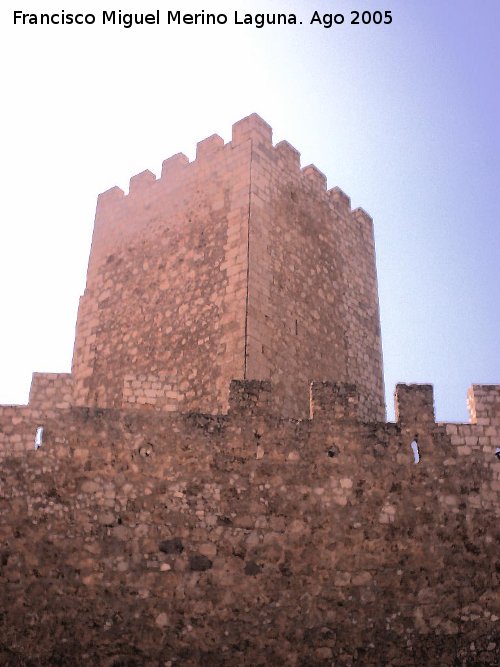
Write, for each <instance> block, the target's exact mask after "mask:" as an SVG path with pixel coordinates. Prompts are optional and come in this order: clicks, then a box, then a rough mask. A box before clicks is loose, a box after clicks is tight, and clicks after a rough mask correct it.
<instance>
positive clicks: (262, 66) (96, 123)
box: [0, 0, 500, 421]
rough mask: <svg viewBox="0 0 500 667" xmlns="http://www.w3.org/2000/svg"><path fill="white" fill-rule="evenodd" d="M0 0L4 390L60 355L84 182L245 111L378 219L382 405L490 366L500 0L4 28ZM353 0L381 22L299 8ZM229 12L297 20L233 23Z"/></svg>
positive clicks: (497, 233)
mask: <svg viewBox="0 0 500 667" xmlns="http://www.w3.org/2000/svg"><path fill="white" fill-rule="evenodd" d="M5 4H6V6H4V7H2V9H1V10H0V41H1V46H0V49H1V51H2V53H1V55H2V62H3V63H4V64H6V65H7V66H6V67H5V66H4V68H3V73H2V83H3V85H2V90H3V100H4V105H3V119H4V120H3V123H2V126H1V127H2V137H1V140H2V161H1V162H2V174H1V178H2V180H1V182H2V185H3V201H4V208H3V213H4V218H3V222H2V226H1V245H0V308H1V313H2V328H1V330H0V403H8V402H25V401H26V400H27V393H28V388H29V383H30V377H31V372H32V371H54V372H55V371H68V370H69V368H70V361H71V355H72V346H73V337H74V325H75V319H76V310H77V305H78V297H79V295H80V294H81V293H82V291H83V288H84V284H85V272H86V264H87V258H88V253H89V248H90V239H91V233H92V225H93V215H94V210H95V200H96V196H97V194H98V193H99V192H100V191H103V190H105V189H107V188H109V187H111V186H113V185H115V184H118V185H120V186H121V187H123V188H125V189H126V188H127V185H128V179H129V177H130V176H132V175H133V174H134V173H137V172H139V171H142V170H143V169H146V168H149V169H151V170H152V171H154V172H156V173H158V172H159V169H160V165H161V162H162V160H163V159H164V158H166V157H168V156H169V155H171V154H173V153H176V152H179V151H182V152H185V153H186V154H187V155H189V156H190V157H194V150H195V144H196V142H197V141H199V140H200V139H203V138H204V137H206V136H208V135H210V134H213V133H218V134H220V135H221V136H223V137H224V138H225V139H226V140H229V139H230V133H231V124H232V123H233V122H235V121H236V120H238V119H240V118H241V117H243V116H246V115H248V114H249V113H251V112H253V111H256V112H258V113H259V114H260V115H262V116H263V117H264V118H265V119H266V120H267V121H268V122H269V123H270V124H271V125H272V127H273V128H274V133H275V140H276V141H279V140H281V139H287V140H288V141H289V142H290V143H292V144H293V145H294V146H295V147H296V148H297V149H298V150H299V151H300V152H301V154H302V164H303V165H307V164H309V163H311V162H313V163H314V164H316V166H317V167H318V168H319V169H321V170H322V171H323V172H324V173H325V174H326V175H327V177H328V184H329V186H330V187H332V186H334V185H339V186H340V187H342V188H343V189H344V190H345V191H346V192H347V193H348V194H349V195H350V196H351V199H352V203H353V205H354V206H363V207H364V208H365V209H366V210H367V211H368V212H369V213H370V214H371V215H372V216H373V218H374V221H375V235H376V243H377V259H378V275H379V287H380V303H381V314H382V337H383V348H384V359H385V371H386V389H387V395H388V399H387V400H388V413H389V415H390V416H392V414H393V413H392V392H393V388H394V384H395V383H396V382H398V381H402V382H431V383H433V384H434V385H435V396H436V408H437V416H438V418H439V419H440V420H454V421H464V420H466V419H467V413H466V410H465V393H466V389H467V387H468V386H469V385H470V384H471V383H472V382H477V383H492V382H497V383H500V355H499V352H498V340H499V338H500V315H499V304H500V286H499V285H500V283H499V279H498V265H499V258H500V227H499V223H500V220H499V211H500V195H499V191H500V188H499V185H500V127H499V125H500V121H499V119H500V92H499V81H500V47H499V39H498V34H499V28H500V3H498V2H497V0H483V1H482V2H481V3H477V2H472V1H469V0H458V1H454V2H450V1H449V0H433V1H431V0H404V1H403V0H384V2H378V1H377V2H376V1H375V0H364V2H354V0H352V1H351V0H333V1H332V0H330V1H329V2H323V1H322V0H320V1H318V2H316V3H314V2H312V1H308V2H286V1H283V2H279V1H278V0H274V1H273V2H267V3H258V2H252V1H251V0H248V2H245V3H243V2H240V1H233V2H229V1H227V0H226V1H222V2H216V1H215V0H214V1H213V2H212V3H211V4H210V5H204V7H205V9H206V10H207V11H213V12H226V13H228V14H229V15H230V21H229V23H228V25H226V26H221V27H213V26H168V25H166V11H167V9H168V8H169V6H168V5H165V4H164V3H162V4H161V5H160V4H158V5H155V4H151V5H149V6H146V5H144V3H142V4H141V6H140V8H139V10H140V11H147V10H149V9H151V10H154V9H156V6H158V7H160V9H161V16H162V19H163V17H165V18H164V20H162V23H161V24H160V26H145V27H136V28H132V29H130V30H125V29H124V28H121V27H118V26H116V27H113V26H105V27H102V26H98V25H96V26H93V27H92V26H86V27H81V28H80V27H77V26H62V27H57V26H50V27H47V26H25V27H22V26H13V25H12V11H13V10H14V9H19V7H18V6H17V5H14V4H13V3H11V2H7V3H4V5H5ZM84 6H85V11H87V12H92V11H93V12H95V13H96V14H98V15H100V12H101V11H102V9H103V8H105V9H108V8H109V7H107V6H104V5H97V4H95V3H92V2H86V3H85V4H84ZM81 7H82V3H79V2H76V0H68V1H67V2H65V3H60V2H58V3H52V2H48V3H36V8H37V10H38V11H60V10H61V8H64V9H65V11H67V12H71V11H76V9H78V10H81ZM183 7H184V11H189V8H190V7H192V8H193V9H192V11H196V10H199V6H197V5H196V4H195V3H190V2H188V3H184V4H183ZM170 8H172V9H176V8H177V7H175V6H174V5H170ZM242 8H243V9H242ZM356 8H359V9H370V10H372V11H373V10H376V9H382V10H390V11H392V14H393V23H392V24H391V25H389V26H353V25H348V24H347V23H346V24H344V25H343V26H338V27H336V28H333V29H331V30H326V29H324V28H321V27H319V26H311V25H308V21H309V18H310V16H311V15H312V12H313V11H314V10H316V9H317V10H318V11H319V12H320V13H322V12H331V11H341V12H344V13H345V14H346V16H347V17H349V15H350V10H352V9H356ZM122 9H123V10H124V11H125V10H126V9H132V10H135V11H137V9H138V6H135V7H134V6H132V5H129V6H128V7H127V5H124V6H122ZM235 9H239V11H240V13H241V12H242V11H247V12H257V11H262V10H264V11H276V12H278V11H281V12H296V13H297V15H298V18H299V19H300V20H303V24H302V25H298V26H274V27H272V26H269V27H266V28H263V29H261V30H258V29H256V28H253V27H243V26H238V27H235V26H233V25H230V23H231V22H232V13H233V12H234V10H235Z"/></svg>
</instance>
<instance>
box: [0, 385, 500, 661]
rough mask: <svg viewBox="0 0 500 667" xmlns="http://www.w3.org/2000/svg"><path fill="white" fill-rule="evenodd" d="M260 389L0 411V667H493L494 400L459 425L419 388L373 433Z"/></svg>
mask: <svg viewBox="0 0 500 667" xmlns="http://www.w3.org/2000/svg"><path fill="white" fill-rule="evenodd" d="M272 393H273V392H272V387H271V385H270V384H269V382H258V381H254V382H233V383H232V388H231V392H230V397H229V412H228V414H227V415H225V416H221V415H215V416H210V415H204V414H200V413H178V412H170V413H163V412H157V411H154V410H152V411H150V412H148V411H144V410H126V411H125V410H123V411H118V410H112V409H110V410H100V409H89V408H78V407H73V408H69V409H56V408H53V409H42V408H40V409H35V408H33V407H9V406H6V407H3V408H1V409H0V436H1V440H0V443H1V444H0V453H1V454H2V466H1V468H0V664H2V665H24V666H27V665H30V667H35V666H36V667H37V666H41V665H45V666H48V665H50V666H51V667H52V666H54V665H73V664H82V665H87V664H88V665H104V666H111V665H113V666H114V667H118V666H120V665H127V666H129V667H132V666H137V667H139V666H142V665H148V666H151V667H152V666H153V665H154V666H155V667H156V666H157V665H162V666H165V665H168V666H173V665H192V666H195V665H214V666H215V665H228V666H229V665H255V666H257V665H262V666H264V665H266V666H267V665H292V666H294V665H296V666H303V667H305V666H306V665H307V666H315V665H318V666H319V665H332V664H335V665H373V666H377V667H379V666H380V665H391V666H403V665H405V666H407V665H414V666H417V665H418V666H419V667H420V666H421V665H431V666H432V665H436V666H437V665H450V666H451V665H453V666H458V665H467V666H469V667H472V666H473V665H474V666H476V665H497V664H498V661H499V659H500V634H499V621H500V604H499V599H498V583H499V582H498V577H499V570H500V563H499V559H498V537H499V534H498V519H499V515H500V503H499V499H500V498H499V495H500V461H499V460H498V459H497V457H496V456H495V451H496V448H497V447H498V446H499V445H500V428H499V426H498V425H493V421H494V419H496V417H495V416H494V415H495V414H498V405H499V396H500V387H498V386H497V387H484V386H479V387H474V388H473V391H472V393H471V394H470V396H469V400H470V404H471V409H472V411H473V414H474V415H476V416H477V421H479V419H486V417H485V416H484V415H485V414H486V413H487V414H488V415H489V416H488V419H489V421H488V424H486V423H475V424H469V425H465V424H436V423H435V422H434V420H433V411H432V389H431V388H430V387H429V386H428V385H424V386H405V385H402V386H398V388H397V390H396V400H397V405H398V422H397V423H393V424H391V423H389V424H384V423H381V422H372V423H367V422H363V421H360V420H359V417H358V415H359V410H360V401H359V394H358V391H357V389H356V387H355V386H353V385H341V384H332V383H327V382H320V383H313V385H312V387H311V402H310V411H311V415H310V419H303V420H297V419H285V418H283V417H282V416H280V414H279V413H278V412H277V411H276V409H275V401H274V400H273V397H272ZM492 398H493V400H492ZM480 415H482V416H481V417H480ZM40 425H41V426H43V427H44V440H43V444H42V447H41V448H40V449H38V450H37V451H35V450H34V447H33V443H34V435H35V430H36V428H37V427H38V426H40ZM414 439H417V441H418V447H419V452H420V462H419V463H418V464H415V463H414V458H413V453H412V450H411V447H410V443H411V442H412V441H413V440H414ZM23 450H24V451H23Z"/></svg>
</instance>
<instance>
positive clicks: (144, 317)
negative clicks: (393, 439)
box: [72, 114, 385, 421]
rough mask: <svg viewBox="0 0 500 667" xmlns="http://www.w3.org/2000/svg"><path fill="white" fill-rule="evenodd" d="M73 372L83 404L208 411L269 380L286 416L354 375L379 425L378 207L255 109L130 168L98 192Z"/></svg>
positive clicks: (363, 408) (364, 411)
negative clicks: (221, 132)
mask: <svg viewBox="0 0 500 667" xmlns="http://www.w3.org/2000/svg"><path fill="white" fill-rule="evenodd" d="M72 375H73V383H74V390H73V391H74V397H73V403H74V404H75V405H80V406H97V407H103V408H104V407H114V408H122V407H124V408H127V407H128V408H143V409H148V408H149V409H156V410H162V411H177V410H180V411H191V410H197V411H203V412H209V413H217V412H226V411H227V407H228V388H229V384H230V380H231V379H233V378H241V379H259V380H266V379H270V380H272V382H273V385H274V387H275V391H274V396H275V400H276V402H277V403H278V407H279V409H280V411H281V413H282V414H283V415H286V416H291V417H306V416H309V395H308V386H309V383H310V381H311V380H334V381H342V382H350V383H354V384H356V386H357V388H358V392H359V401H360V415H361V417H362V418H363V419H365V420H372V421H374V420H384V418H385V408H384V391H383V377H382V355H381V342H380V322H379V308H378V295H377V283H376V269H375V253H374V240H373V228H372V221H371V219H370V217H369V216H368V215H367V214H366V213H365V212H364V211H363V210H362V209H356V210H351V208H350V202H349V198H348V197H347V196H346V195H345V194H344V193H343V192H342V191H341V190H339V189H338V188H333V189H331V190H327V189H326V178H325V176H324V175H323V174H322V173H321V172H320V171H319V170H318V169H316V167H314V166H309V167H305V168H303V169H301V167H300V156H299V153H298V152H297V151H296V150H295V149H294V148H293V147H292V146H291V145H290V144H288V143H287V142H286V141H283V142H280V143H279V144H277V145H276V146H273V143H272V130H271V128H270V127H269V125H268V124H267V123H265V122H264V121H263V120H262V119H261V118H260V117H259V116H257V115H256V114H253V115H251V116H249V117H248V118H244V119H243V120H241V121H239V122H238V123H236V124H235V125H234V126H233V131H232V140H231V142H229V143H227V144H226V145H224V141H223V140H222V139H221V138H220V137H219V136H217V135H213V136H211V137H209V138H208V139H205V140H204V141H201V142H200V143H199V144H198V145H197V152H196V159H195V160H194V161H193V162H191V163H190V162H189V161H188V159H187V158H186V157H185V156H184V155H183V154H178V155H174V156H173V157H171V158H169V159H168V160H166V161H165V162H164V163H163V169H162V174H161V178H159V179H156V177H155V176H154V174H152V173H151V172H150V171H144V172H142V173H141V174H138V175H137V176H134V177H133V178H132V179H131V181H130V191H129V194H128V195H125V194H124V193H123V191H121V190H120V189H119V188H116V187H115V188H112V189H111V190H109V191H107V192H105V193H104V194H102V195H100V196H99V199H98V204H97V212H96V219H95V228H94V235H93V240H92V250H91V253H90V260H89V268H88V276H87V286H86V289H85V293H84V295H83V296H82V298H81V302H80V307H79V314H78V323H77V330H76V341H75V349H74V356H73V368H72Z"/></svg>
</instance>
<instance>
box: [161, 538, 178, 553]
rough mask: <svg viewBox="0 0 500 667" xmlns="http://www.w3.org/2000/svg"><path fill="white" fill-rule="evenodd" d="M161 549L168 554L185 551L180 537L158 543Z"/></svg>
mask: <svg viewBox="0 0 500 667" xmlns="http://www.w3.org/2000/svg"><path fill="white" fill-rule="evenodd" d="M158 548H159V549H160V551H163V553H166V554H181V553H182V552H183V551H184V545H183V544H182V540H181V539H180V537H173V538H172V539H170V540H162V541H161V542H160V544H159V545H158Z"/></svg>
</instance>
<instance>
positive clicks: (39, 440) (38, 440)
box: [35, 426, 43, 449]
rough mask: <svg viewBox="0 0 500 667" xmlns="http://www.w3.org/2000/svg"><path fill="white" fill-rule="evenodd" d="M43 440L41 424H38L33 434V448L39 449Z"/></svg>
mask: <svg viewBox="0 0 500 667" xmlns="http://www.w3.org/2000/svg"><path fill="white" fill-rule="evenodd" d="M42 441H43V426H39V427H38V428H37V430H36V434H35V449H40V447H41V446H42Z"/></svg>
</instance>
